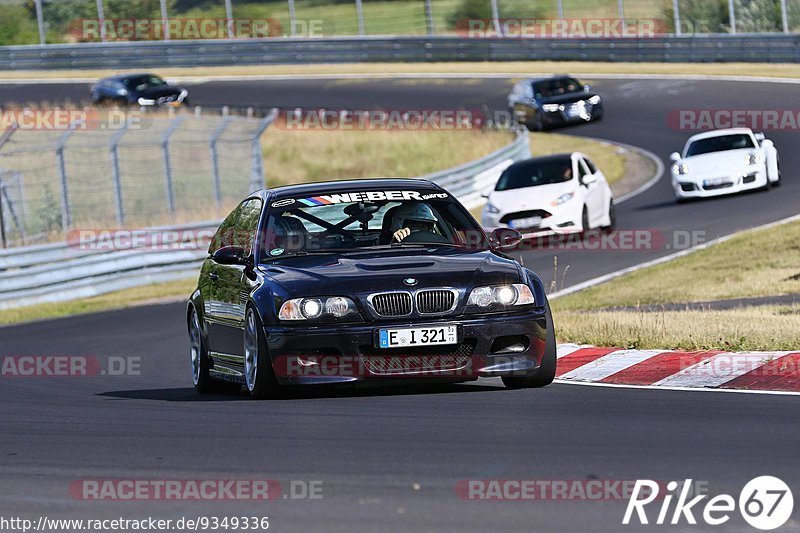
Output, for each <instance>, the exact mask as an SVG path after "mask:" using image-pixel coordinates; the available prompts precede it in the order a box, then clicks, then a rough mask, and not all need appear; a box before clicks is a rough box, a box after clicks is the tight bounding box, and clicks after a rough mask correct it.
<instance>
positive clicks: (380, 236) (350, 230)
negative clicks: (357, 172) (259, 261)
mask: <svg viewBox="0 0 800 533" xmlns="http://www.w3.org/2000/svg"><path fill="white" fill-rule="evenodd" d="M287 203H288V205H286V204H287ZM273 204H277V205H278V206H277V207H276V206H275V205H273V206H272V208H271V210H270V214H269V217H268V222H267V227H266V231H265V235H264V242H265V248H266V252H265V253H266V254H267V255H268V256H270V257H271V258H277V257H281V256H286V255H292V254H306V253H327V252H335V253H357V252H361V251H367V250H370V249H374V248H389V249H391V248H402V247H406V246H410V247H426V246H447V247H470V248H471V249H486V248H488V242H487V239H486V234H485V233H484V232H483V230H482V229H481V228H480V227H479V226H478V225H477V224H476V223H475V221H474V219H473V218H472V217H471V216H470V215H469V213H468V212H467V211H466V210H465V209H464V208H463V207H462V206H461V204H459V203H458V202H456V201H455V200H453V199H452V198H451V197H450V196H449V195H448V194H446V193H430V192H427V191H425V192H423V191H419V192H418V191H365V192H360V193H343V194H341V193H340V194H330V195H321V196H314V197H309V198H296V199H283V200H279V201H277V202H273Z"/></svg>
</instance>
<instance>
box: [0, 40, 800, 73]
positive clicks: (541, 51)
mask: <svg viewBox="0 0 800 533" xmlns="http://www.w3.org/2000/svg"><path fill="white" fill-rule="evenodd" d="M798 45H800V35H796V34H737V35H731V34H703V35H684V36H658V37H618V38H539V39H514V38H466V37H456V36H426V37H411V36H388V37H385V36H384V37H329V38H304V39H299V38H274V39H239V40H219V41H169V42H162V41H158V42H115V43H82V44H54V45H47V46H39V45H25V46H4V47H0V69H3V70H25V69H81V68H97V69H102V68H113V69H120V68H125V69H134V68H135V69H138V68H164V67H197V66H230V65H264V64H289V63H363V62H425V61H427V62H432V61H637V62H638V61H652V62H708V61H715V62H741V61H747V62H755V63H793V62H797V61H800V46H798Z"/></svg>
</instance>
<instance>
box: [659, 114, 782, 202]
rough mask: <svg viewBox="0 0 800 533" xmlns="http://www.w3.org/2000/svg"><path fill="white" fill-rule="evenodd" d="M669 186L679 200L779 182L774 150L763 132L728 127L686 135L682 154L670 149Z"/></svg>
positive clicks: (779, 175) (764, 186) (766, 187)
mask: <svg viewBox="0 0 800 533" xmlns="http://www.w3.org/2000/svg"><path fill="white" fill-rule="evenodd" d="M670 159H671V160H672V188H673V189H674V190H675V198H676V199H677V200H678V201H679V202H681V201H683V200H687V199H689V198H705V197H709V196H720V195H723V194H733V193H737V192H741V191H748V190H752V189H763V190H766V189H769V188H770V187H772V186H776V185H780V181H781V173H780V168H779V166H778V151H777V150H776V149H775V145H774V144H773V142H772V141H770V140H769V139H766V138H765V137H764V134H763V133H753V131H752V130H751V129H749V128H731V129H724V130H714V131H708V132H704V133H698V134H697V135H693V136H692V137H689V140H688V141H686V146H685V147H684V148H683V153H682V154H679V153H677V152H674V153H673V154H671V155H670Z"/></svg>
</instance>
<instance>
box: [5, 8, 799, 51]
mask: <svg viewBox="0 0 800 533" xmlns="http://www.w3.org/2000/svg"><path fill="white" fill-rule="evenodd" d="M0 6H2V7H3V8H5V9H6V10H8V11H9V15H10V16H9V17H8V18H9V19H12V20H11V21H9V22H8V23H7V24H9V25H15V27H14V28H9V29H10V30H16V31H15V32H13V33H12V32H11V31H7V32H0V35H3V34H4V33H5V35H6V37H5V39H6V40H7V41H8V40H9V38H10V39H13V41H12V42H5V43H2V44H34V43H37V42H38V43H40V44H45V43H53V42H68V41H70V40H73V39H78V40H96V41H112V40H115V39H116V38H118V37H119V36H118V35H117V33H118V32H117V30H116V27H115V26H114V24H113V22H114V21H120V20H137V21H141V20H146V19H150V20H157V21H163V22H160V23H161V24H163V26H164V27H166V28H168V30H169V29H170V28H171V31H155V32H153V31H150V30H148V32H149V33H144V34H143V35H142V34H137V35H136V38H137V39H160V40H170V39H172V40H175V39H182V38H188V37H187V35H186V32H187V31H190V30H186V29H184V28H183V26H181V25H179V24H178V25H173V26H170V24H169V23H170V21H173V22H175V21H179V20H192V19H201V18H202V19H206V20H211V19H215V20H221V21H223V22H222V23H221V24H219V25H216V26H215V27H214V28H213V29H212V30H211V31H212V32H213V33H214V36H213V38H224V37H229V38H233V37H241V36H253V35H254V34H258V33H261V32H262V31H263V30H261V29H258V28H254V27H252V25H249V24H245V25H240V24H238V23H237V21H254V20H263V21H267V23H268V31H269V34H270V36H271V37H283V36H286V37H295V36H316V37H321V36H325V37H330V36H334V35H360V36H364V35H446V34H452V33H454V32H456V31H457V29H458V25H459V22H461V21H464V20H467V19H475V18H478V19H486V20H492V21H494V22H495V24H497V23H498V22H499V21H502V20H504V19H515V18H527V19H540V20H542V19H550V20H553V19H578V18H584V19H586V18H595V19H609V18H614V19H617V20H622V21H625V20H633V19H651V20H655V19H658V20H662V21H663V23H664V27H665V28H666V29H667V30H668V31H670V32H672V33H675V34H677V35H681V34H682V33H719V32H726V33H733V34H736V33H748V32H782V33H790V32H792V31H795V30H796V29H797V28H798V27H800V0H702V1H699V0H596V1H594V2H591V3H588V2H586V1H585V0H537V1H535V2H532V1H527V0H392V1H387V0H327V1H320V0H274V1H270V2H261V1H258V0H211V1H206V2H188V1H185V0H183V1H181V0H161V1H160V2H142V1H138V2H137V1H132V2H119V1H113V0H33V1H31V0H0ZM87 19H93V20H95V21H105V22H107V23H108V24H106V25H103V24H100V25H97V24H95V25H93V26H91V30H90V31H89V32H88V34H87V32H84V33H83V34H81V32H80V31H78V29H77V28H78V26H79V25H80V21H85V20H87Z"/></svg>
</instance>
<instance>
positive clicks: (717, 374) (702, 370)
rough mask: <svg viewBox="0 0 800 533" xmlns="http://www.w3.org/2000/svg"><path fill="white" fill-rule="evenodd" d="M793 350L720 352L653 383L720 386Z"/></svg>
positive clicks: (658, 384)
mask: <svg viewBox="0 0 800 533" xmlns="http://www.w3.org/2000/svg"><path fill="white" fill-rule="evenodd" d="M789 353H791V352H753V353H720V354H717V355H715V356H713V357H709V358H708V359H706V360H704V361H700V362H699V363H696V364H694V365H692V366H690V367H687V368H684V369H683V370H681V371H680V372H678V373H677V374H673V375H671V376H669V377H667V378H664V379H662V380H661V381H657V382H656V383H653V385H655V386H661V385H667V386H676V387H719V386H720V385H724V384H725V383H728V382H729V381H732V380H734V379H736V378H738V377H739V376H743V375H744V374H747V373H748V372H751V371H753V370H755V369H757V368H760V367H762V366H764V365H765V364H766V363H767V362H768V361H770V360H773V359H777V358H780V357H783V356H784V355H786V354H789Z"/></svg>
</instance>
